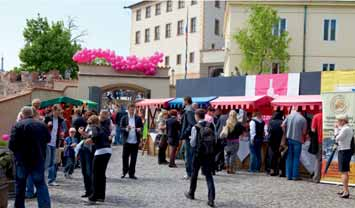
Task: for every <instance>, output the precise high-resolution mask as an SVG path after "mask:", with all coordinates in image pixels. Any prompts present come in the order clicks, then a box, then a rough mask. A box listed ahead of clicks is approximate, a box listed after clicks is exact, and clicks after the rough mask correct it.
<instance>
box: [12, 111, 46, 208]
mask: <svg viewBox="0 0 355 208" xmlns="http://www.w3.org/2000/svg"><path fill="white" fill-rule="evenodd" d="M21 112H22V118H23V120H21V121H19V122H18V123H17V124H16V125H15V126H14V127H13V128H12V131H11V139H10V142H9V149H10V150H11V151H13V152H14V155H15V165H16V189H15V190H16V199H15V207H16V208H24V207H25V190H26V179H27V177H28V176H29V175H31V177H32V180H33V183H34V184H35V186H36V189H37V200H38V207H41V208H49V207H51V202H50V197H49V193H48V187H47V185H46V182H45V179H44V170H45V158H46V148H47V143H48V142H49V141H50V134H49V132H48V129H47V127H46V126H45V125H44V124H43V123H42V122H40V121H38V120H35V119H33V109H32V107H23V109H22V110H21Z"/></svg>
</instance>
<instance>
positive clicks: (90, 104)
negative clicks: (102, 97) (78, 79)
mask: <svg viewBox="0 0 355 208" xmlns="http://www.w3.org/2000/svg"><path fill="white" fill-rule="evenodd" d="M79 101H81V102H82V104H84V103H85V104H86V105H87V106H88V107H89V108H90V109H93V108H97V103H96V102H94V101H91V100H86V99H79Z"/></svg>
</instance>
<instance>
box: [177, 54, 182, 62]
mask: <svg viewBox="0 0 355 208" xmlns="http://www.w3.org/2000/svg"><path fill="white" fill-rule="evenodd" d="M180 64H181V54H178V55H177V56H176V65H180Z"/></svg>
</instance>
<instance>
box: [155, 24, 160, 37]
mask: <svg viewBox="0 0 355 208" xmlns="http://www.w3.org/2000/svg"><path fill="white" fill-rule="evenodd" d="M154 40H160V26H156V27H155V28H154Z"/></svg>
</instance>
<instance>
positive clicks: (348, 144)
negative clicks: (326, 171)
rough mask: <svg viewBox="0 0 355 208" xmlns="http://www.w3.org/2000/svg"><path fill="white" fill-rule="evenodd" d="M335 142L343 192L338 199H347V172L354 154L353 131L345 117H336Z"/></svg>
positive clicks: (348, 194)
mask: <svg viewBox="0 0 355 208" xmlns="http://www.w3.org/2000/svg"><path fill="white" fill-rule="evenodd" d="M336 120H337V123H336V125H335V131H334V133H335V142H336V144H337V145H338V147H337V148H338V169H339V172H340V173H341V179H342V182H343V190H342V191H340V192H339V193H338V194H339V195H340V198H343V199H348V198H349V196H350V193H349V171H350V161H351V157H352V156H353V154H354V130H353V129H352V128H351V127H350V126H349V118H348V116H347V115H338V116H336Z"/></svg>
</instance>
